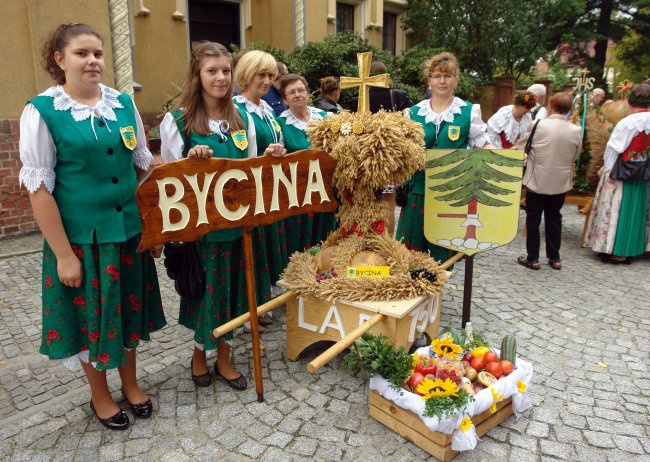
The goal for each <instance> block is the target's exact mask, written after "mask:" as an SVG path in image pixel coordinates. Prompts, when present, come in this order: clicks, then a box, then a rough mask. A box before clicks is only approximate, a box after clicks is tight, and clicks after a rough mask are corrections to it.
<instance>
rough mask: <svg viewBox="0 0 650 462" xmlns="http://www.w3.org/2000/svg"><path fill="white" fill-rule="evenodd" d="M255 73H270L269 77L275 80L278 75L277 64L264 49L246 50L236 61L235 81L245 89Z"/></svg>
mask: <svg viewBox="0 0 650 462" xmlns="http://www.w3.org/2000/svg"><path fill="white" fill-rule="evenodd" d="M257 74H271V79H272V80H275V78H276V77H277V75H278V64H277V62H276V61H275V58H274V57H273V56H271V55H270V54H268V53H266V52H264V51H260V50H250V51H247V52H246V53H244V55H243V56H241V58H239V60H238V61H237V66H236V67H235V82H237V85H239V86H240V87H241V89H242V90H245V89H246V88H247V87H249V86H250V84H251V83H252V82H253V78H254V77H255V76H256V75H257Z"/></svg>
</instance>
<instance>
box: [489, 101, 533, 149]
mask: <svg viewBox="0 0 650 462" xmlns="http://www.w3.org/2000/svg"><path fill="white" fill-rule="evenodd" d="M513 108H514V104H509V105H508V106H503V107H502V108H501V109H499V110H498V111H497V112H496V114H494V115H493V116H492V117H490V120H488V123H487V127H488V130H487V133H488V138H489V139H490V143H492V145H493V146H494V147H496V148H497V149H502V148H503V145H502V144H501V132H503V133H504V134H505V136H506V139H507V140H508V141H509V142H510V143H511V144H515V143H516V142H517V140H518V139H520V138H523V137H524V135H525V134H526V129H527V128H528V126H529V125H530V124H531V123H532V122H533V118H532V116H531V115H530V114H529V113H526V114H524V115H523V116H522V117H521V120H520V121H519V122H517V121H516V120H515V116H513V115H512V109H513Z"/></svg>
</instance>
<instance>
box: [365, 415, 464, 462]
mask: <svg viewBox="0 0 650 462" xmlns="http://www.w3.org/2000/svg"><path fill="white" fill-rule="evenodd" d="M404 412H407V411H404ZM370 416H371V417H373V418H374V419H376V420H377V421H378V422H381V423H382V424H383V425H385V426H386V427H388V428H390V429H391V430H393V431H394V432H395V433H398V434H399V435H402V436H403V437H404V438H406V439H407V440H408V441H410V442H411V443H413V444H415V445H416V446H417V447H419V448H421V449H423V450H425V451H426V452H428V453H429V454H431V455H432V456H433V457H435V458H436V459H438V460H440V461H442V462H448V461H450V460H452V459H453V458H454V457H455V456H456V454H457V452H456V451H454V450H452V449H451V445H445V446H441V445H439V444H438V443H436V442H435V441H432V440H431V439H429V438H427V436H425V435H422V434H421V433H419V432H418V431H416V430H414V429H412V428H410V427H408V426H407V425H405V424H404V423H402V422H401V421H400V420H398V419H397V418H395V417H393V416H392V415H389V414H386V413H385V412H384V411H382V410H381V409H379V408H378V407H376V406H370ZM400 417H401V416H400ZM433 433H434V432H431V431H429V434H433Z"/></svg>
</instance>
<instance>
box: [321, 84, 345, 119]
mask: <svg viewBox="0 0 650 462" xmlns="http://www.w3.org/2000/svg"><path fill="white" fill-rule="evenodd" d="M340 97H341V83H340V81H339V79H338V78H337V77H332V76H329V77H323V78H322V79H320V98H318V100H317V101H316V103H314V107H315V108H317V109H321V110H323V111H325V112H331V113H334V114H338V113H339V112H341V111H342V110H343V108H342V107H341V105H340V104H339V103H338V101H339V98H340Z"/></svg>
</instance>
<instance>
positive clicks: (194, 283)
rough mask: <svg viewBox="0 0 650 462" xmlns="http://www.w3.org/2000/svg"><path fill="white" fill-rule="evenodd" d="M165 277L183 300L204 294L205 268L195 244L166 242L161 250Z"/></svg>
mask: <svg viewBox="0 0 650 462" xmlns="http://www.w3.org/2000/svg"><path fill="white" fill-rule="evenodd" d="M163 253H164V255H165V262H164V265H165V268H166V269H167V276H169V277H170V278H171V279H173V280H174V288H175V289H176V292H178V295H180V296H181V297H184V298H194V297H198V296H201V295H203V293H204V292H205V279H206V278H205V268H204V267H203V263H202V262H201V255H200V253H199V246H198V243H196V242H168V243H166V244H165V248H164V250H163Z"/></svg>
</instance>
